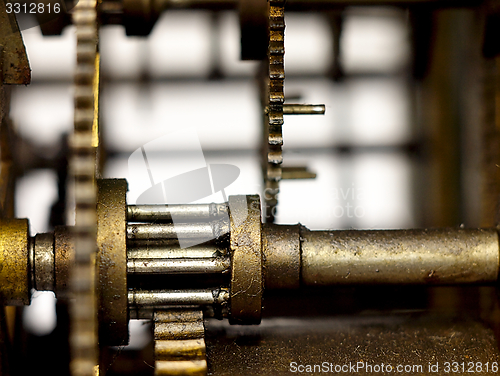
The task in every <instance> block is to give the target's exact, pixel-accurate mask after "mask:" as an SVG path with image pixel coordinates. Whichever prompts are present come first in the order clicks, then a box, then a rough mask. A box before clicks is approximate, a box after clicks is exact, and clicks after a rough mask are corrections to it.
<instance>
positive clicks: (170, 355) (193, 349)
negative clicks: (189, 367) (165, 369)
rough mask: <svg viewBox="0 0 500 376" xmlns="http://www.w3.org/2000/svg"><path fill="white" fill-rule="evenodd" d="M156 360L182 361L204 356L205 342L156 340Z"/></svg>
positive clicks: (194, 340)
mask: <svg viewBox="0 0 500 376" xmlns="http://www.w3.org/2000/svg"><path fill="white" fill-rule="evenodd" d="M155 352H156V359H157V360H169V359H183V358H187V357H191V356H204V355H205V342H204V341H203V340H202V339H184V340H178V341H166V340H158V341H156V342H155Z"/></svg>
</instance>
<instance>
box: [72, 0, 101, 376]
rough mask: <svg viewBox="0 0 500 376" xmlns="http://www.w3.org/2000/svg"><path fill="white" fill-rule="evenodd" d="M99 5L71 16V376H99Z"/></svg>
mask: <svg viewBox="0 0 500 376" xmlns="http://www.w3.org/2000/svg"><path fill="white" fill-rule="evenodd" d="M96 6H97V3H96V0H80V1H79V2H78V4H77V5H76V7H75V11H74V13H73V24H74V25H75V26H76V44H77V46H76V53H77V55H76V70H75V94H74V101H75V113H74V127H75V128H74V133H73V135H72V137H71V139H70V147H71V156H70V163H69V165H70V169H69V170H70V173H71V177H72V179H71V181H72V182H74V186H73V191H74V197H75V226H74V237H75V262H74V265H73V269H72V273H71V281H70V288H71V291H72V293H73V299H72V300H71V305H70V314H71V316H70V317H71V330H70V348H71V364H70V368H71V374H72V375H74V376H94V375H95V374H96V371H97V370H98V366H97V364H98V348H97V343H98V340H97V307H96V296H95V272H96V264H95V256H96V222H97V220H96V219H97V215H96V199H97V197H96V195H97V192H96V185H95V181H96V167H95V166H96V150H95V147H93V146H92V140H93V137H92V135H93V133H92V132H93V124H94V121H95V119H96V116H97V114H96V107H95V106H94V103H95V101H96V98H95V95H96V90H95V88H94V84H95V82H96V81H95V78H96V74H97V73H96V71H97V67H96V61H97V40H98V38H97V35H98V30H97V16H96V15H97V12H96Z"/></svg>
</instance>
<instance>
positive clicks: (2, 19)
mask: <svg viewBox="0 0 500 376" xmlns="http://www.w3.org/2000/svg"><path fill="white" fill-rule="evenodd" d="M5 3H6V2H4V1H2V2H0V45H1V46H2V49H1V50H2V52H1V69H0V71H1V72H2V73H1V80H2V82H3V83H5V84H11V85H12V84H17V85H28V84H29V83H30V81H31V69H30V65H29V63H28V56H27V54H26V49H25V47H24V43H23V38H22V36H21V33H20V32H19V27H18V25H17V20H16V17H15V14H14V13H13V12H12V13H7V8H6V6H5Z"/></svg>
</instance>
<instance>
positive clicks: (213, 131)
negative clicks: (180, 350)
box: [11, 7, 499, 349]
mask: <svg viewBox="0 0 500 376" xmlns="http://www.w3.org/2000/svg"><path fill="white" fill-rule="evenodd" d="M238 22H239V21H238V15H237V14H236V13H235V12H229V11H227V12H226V11H224V12H209V11H179V10H172V11H168V12H165V13H164V14H163V15H162V16H161V18H160V19H159V20H158V21H157V23H156V25H155V27H154V29H153V31H152V33H151V35H150V36H149V37H148V38H140V37H128V36H126V35H125V30H124V28H123V27H122V26H118V25H110V26H104V27H103V28H102V29H101V32H100V52H101V72H102V74H101V80H102V81H101V96H100V106H101V107H100V108H101V123H100V126H101V129H102V132H103V139H104V142H105V145H106V150H107V162H106V166H105V170H104V175H105V177H112V178H124V177H125V178H127V179H129V181H130V184H133V179H134V175H133V174H130V172H129V170H128V158H129V157H130V155H131V153H132V152H134V151H135V150H136V149H137V148H140V147H141V146H143V145H144V144H146V143H148V142H150V141H153V140H155V139H158V138H159V137H162V136H165V135H168V134H169V133H170V132H174V131H178V130H181V129H188V128H189V129H190V128H194V129H196V133H197V135H198V137H199V140H200V144H201V147H202V150H203V153H204V156H205V159H206V161H207V162H208V163H230V164H233V165H236V166H238V167H239V168H240V171H241V173H240V176H239V178H238V179H237V180H236V181H235V182H234V183H233V184H231V185H230V186H229V187H227V189H226V190H225V193H226V195H233V194H255V193H262V191H263V178H262V175H261V169H260V160H259V147H260V140H261V115H260V111H261V107H260V103H259V95H258V85H257V82H256V77H257V69H258V66H257V63H255V62H248V61H240V59H239V55H240V31H239V23H238ZM485 23H486V18H485V16H484V14H483V13H481V12H478V11H477V10H476V9H469V8H460V9H445V10H439V11H436V12H429V9H425V11H421V10H413V9H410V10H408V9H402V8H395V7H352V8H351V7H347V8H343V9H342V10H341V11H337V10H332V11H324V12H304V13H295V12H289V13H288V14H287V15H286V38H285V50H286V54H285V71H286V81H285V97H286V102H287V103H317V104H325V105H326V114H325V115H323V116H301V117H293V116H287V117H285V124H284V126H283V135H284V161H285V162H284V163H285V164H287V163H299V164H304V165H307V166H308V167H309V168H310V169H311V170H313V171H314V172H316V173H317V178H316V179H314V180H297V181H294V180H291V181H283V182H282V183H281V190H280V194H279V207H278V214H277V217H276V218H277V221H276V222H277V223H279V224H286V223H297V222H300V223H302V224H303V225H305V226H307V227H309V228H310V229H328V228H333V229H349V228H355V229H390V228H410V227H438V226H460V225H465V226H493V225H495V224H496V218H497V215H496V211H497V210H496V209H497V207H498V205H497V202H498V197H497V196H498V192H499V189H498V187H499V185H498V182H497V178H498V177H497V175H498V172H497V171H496V170H495V167H494V166H495V163H493V167H492V161H495V160H497V159H498V158H497V157H498V151H497V149H495V146H494V145H495V144H494V143H495V142H496V141H497V140H498V128H497V126H496V125H495V124H496V123H495V122H497V124H498V119H496V118H495V116H496V115H495V114H496V113H497V112H495V111H498V109H496V110H495V90H498V89H497V88H495V82H496V80H497V79H498V78H497V73H496V70H495V69H496V64H497V63H496V61H495V59H491V58H486V57H485V56H484V53H483V52H484V51H483V47H484V45H483V37H484V26H485ZM340 26H341V27H340ZM22 34H23V38H24V43H25V45H26V49H27V53H28V57H29V60H30V64H31V69H32V77H33V79H32V84H31V85H29V86H27V87H15V88H14V89H13V97H12V105H11V117H12V119H13V121H14V123H15V127H16V129H17V131H18V132H19V134H21V135H22V136H23V137H24V138H25V139H27V140H29V142H30V143H32V144H33V145H35V146H36V147H38V148H40V149H41V150H44V151H45V152H46V153H48V154H50V153H53V154H54V155H56V154H57V153H58V152H59V149H60V148H61V139H63V137H64V135H65V134H68V133H71V131H72V128H73V97H72V87H73V70H74V66H75V53H76V52H75V34H74V29H73V28H72V27H67V28H66V29H65V30H64V31H63V33H62V35H61V36H42V33H41V31H40V29H39V28H38V27H33V28H30V29H27V30H24V31H23V32H22ZM497 93H498V91H497ZM28 109H29V110H28ZM184 147H187V146H186V145H179V148H180V149H182V148H184ZM153 152H154V158H157V159H158V160H160V161H161V163H165V164H176V166H179V168H181V169H182V164H183V163H184V162H183V160H182V158H179V154H178V150H177V151H176V150H165V149H164V148H162V147H159V148H158V149H157V150H154V151H153ZM485 161H486V162H487V163H486V162H485ZM496 169H498V165H496ZM57 194H58V176H57V174H56V172H54V171H53V170H49V169H36V170H32V171H31V172H29V173H27V174H25V176H24V177H22V179H20V180H19V181H18V183H17V201H16V216H17V217H21V218H24V217H28V218H30V221H31V224H32V225H31V232H32V234H35V233H40V232H44V231H49V230H50V229H51V225H50V223H51V222H50V220H49V218H50V216H51V208H52V206H53V205H54V202H55V201H56V199H57ZM212 200H217V198H211V197H208V198H204V199H202V200H200V202H209V201H212ZM219 201H221V200H219ZM436 291H438V290H436ZM37 294H38V296H37V297H35V299H34V300H33V302H32V304H31V306H29V307H27V308H26V309H25V311H24V323H25V326H26V328H27V330H28V331H29V332H31V333H32V334H35V335H38V336H44V335H49V334H50V333H51V332H52V331H53V330H54V328H55V326H56V309H55V298H54V295H53V294H52V293H50V292H48V293H37ZM419 294H420V295H418V296H417V299H416V300H417V301H419V302H424V301H425V302H427V301H431V300H432V301H433V302H436V301H440V299H442V297H443V296H444V295H446V294H447V293H446V292H445V293H444V294H443V293H439V292H437V293H433V294H434V295H433V296H434V297H435V296H439V297H438V298H433V299H430V298H429V299H427V295H426V294H427V293H425V294H424V295H425V297H424V298H421V299H420V298H419V296H420V297H422V294H421V292H420V293H419ZM436 294H437V295H436ZM483 295H484V294H483ZM490 295H491V294H490V292H488V293H486V295H484V296H483V298H484V299H483V303H484V304H486V305H489V304H492V303H491V299H490ZM478 299H482V298H481V297H478ZM485 302H486V303H485ZM422 304H424V303H422ZM425 304H427V303H425ZM425 304H424V305H425ZM429 304H430V303H429ZM443 304H444V303H443ZM457 304H458V303H457ZM467 304H469V303H467ZM483 308H484V305H483ZM147 331H148V329H147V328H146V327H145V326H144V325H142V322H140V321H135V322H132V323H131V335H132V337H131V338H132V341H131V345H130V346H129V347H130V349H134V348H135V349H140V348H142V347H143V346H144V344H145V343H146V342H147V341H148V340H149V339H148V338H149V337H148V336H147Z"/></svg>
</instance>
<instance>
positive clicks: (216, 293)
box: [128, 289, 229, 308]
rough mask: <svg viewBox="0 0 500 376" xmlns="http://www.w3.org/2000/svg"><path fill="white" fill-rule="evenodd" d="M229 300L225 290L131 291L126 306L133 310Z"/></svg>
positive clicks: (206, 303) (207, 303)
mask: <svg viewBox="0 0 500 376" xmlns="http://www.w3.org/2000/svg"><path fill="white" fill-rule="evenodd" d="M228 299H229V293H228V291H227V290H226V289H214V290H212V289H199V290H147V291H145V290H133V291H129V293H128V304H129V306H132V307H135V308H141V307H161V306H177V305H213V304H222V303H225V302H227V300H228Z"/></svg>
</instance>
